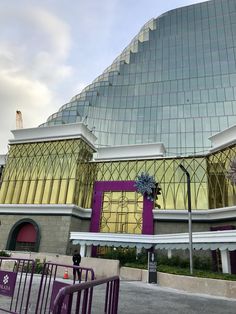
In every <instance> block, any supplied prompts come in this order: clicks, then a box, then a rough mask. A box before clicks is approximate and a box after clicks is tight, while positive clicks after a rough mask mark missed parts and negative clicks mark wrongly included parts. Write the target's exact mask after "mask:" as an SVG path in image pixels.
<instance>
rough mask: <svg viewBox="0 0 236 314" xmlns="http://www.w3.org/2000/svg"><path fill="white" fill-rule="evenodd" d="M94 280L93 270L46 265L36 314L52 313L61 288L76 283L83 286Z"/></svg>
mask: <svg viewBox="0 0 236 314" xmlns="http://www.w3.org/2000/svg"><path fill="white" fill-rule="evenodd" d="M94 279H95V277H94V271H93V269H92V268H85V267H80V266H72V265H63V264H57V263H51V262H47V263H45V264H44V267H43V270H42V275H41V279H40V285H39V291H38V297H37V303H36V308H35V314H41V313H49V312H51V311H52V310H53V306H54V301H55V298H56V296H57V294H58V292H59V290H60V289H61V288H63V287H68V286H71V285H74V284H75V283H76V281H78V282H79V283H80V284H82V283H81V282H87V281H93V280H94ZM65 313H67V312H65Z"/></svg>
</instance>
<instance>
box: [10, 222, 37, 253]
mask: <svg viewBox="0 0 236 314" xmlns="http://www.w3.org/2000/svg"><path fill="white" fill-rule="evenodd" d="M35 242H36V230H35V228H34V226H33V225H32V224H31V223H25V224H22V225H21V226H20V229H19V232H18V234H17V237H16V248H15V250H16V251H35Z"/></svg>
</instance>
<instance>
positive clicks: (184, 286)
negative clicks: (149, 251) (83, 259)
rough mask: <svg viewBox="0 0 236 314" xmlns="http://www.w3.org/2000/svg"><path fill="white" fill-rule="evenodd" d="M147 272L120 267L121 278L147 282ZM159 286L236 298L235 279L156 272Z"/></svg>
mask: <svg viewBox="0 0 236 314" xmlns="http://www.w3.org/2000/svg"><path fill="white" fill-rule="evenodd" d="M147 276H148V272H147V270H144V269H137V268H130V267H121V268H120V277H121V279H123V280H137V281H143V282H147ZM157 282H158V284H159V286H162V287H168V288H173V289H177V290H183V291H186V292H190V293H199V294H208V295H212V296H218V297H225V298H234V299H236V281H229V280H219V279H210V278H198V277H191V276H181V275H173V274H167V273H161V272H157Z"/></svg>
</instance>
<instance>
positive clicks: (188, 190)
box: [179, 164, 193, 275]
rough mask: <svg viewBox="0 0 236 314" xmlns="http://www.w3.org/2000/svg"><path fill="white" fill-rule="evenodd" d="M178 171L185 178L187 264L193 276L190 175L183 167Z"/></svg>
mask: <svg viewBox="0 0 236 314" xmlns="http://www.w3.org/2000/svg"><path fill="white" fill-rule="evenodd" d="M179 167H180V169H181V170H182V171H183V172H184V173H185V174H186V176H187V193H188V232H189V264H190V274H191V275H192V274H193V241H192V208H191V188H190V175H189V172H188V171H187V169H186V168H185V167H184V166H183V165H181V164H180V165H179Z"/></svg>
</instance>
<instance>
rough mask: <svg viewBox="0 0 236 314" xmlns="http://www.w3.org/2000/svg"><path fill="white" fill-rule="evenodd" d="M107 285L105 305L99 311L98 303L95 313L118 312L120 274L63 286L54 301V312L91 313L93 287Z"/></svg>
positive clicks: (59, 313) (55, 313)
mask: <svg viewBox="0 0 236 314" xmlns="http://www.w3.org/2000/svg"><path fill="white" fill-rule="evenodd" d="M101 285H106V289H105V296H104V299H105V300H104V307H103V309H102V310H101V312H99V310H98V307H97V304H96V303H95V304H94V306H95V307H96V309H95V311H94V313H96V314H97V313H106V314H117V313H118V301H119V287H120V279H119V277H118V276H114V277H109V278H105V279H100V280H93V281H90V282H85V283H80V284H75V285H72V286H69V287H64V288H62V289H61V290H60V291H59V292H58V294H57V296H56V298H55V301H54V305H53V312H52V313H53V314H65V313H66V314H70V313H73V314H79V313H81V314H90V313H91V311H92V309H93V289H94V287H95V286H101Z"/></svg>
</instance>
